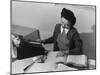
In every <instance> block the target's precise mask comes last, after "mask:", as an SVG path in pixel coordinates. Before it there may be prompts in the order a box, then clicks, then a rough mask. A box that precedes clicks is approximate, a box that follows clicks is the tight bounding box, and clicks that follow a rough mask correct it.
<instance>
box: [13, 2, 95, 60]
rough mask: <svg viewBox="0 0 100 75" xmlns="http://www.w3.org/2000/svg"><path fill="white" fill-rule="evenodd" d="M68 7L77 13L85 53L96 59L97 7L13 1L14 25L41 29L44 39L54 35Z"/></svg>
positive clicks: (77, 26)
mask: <svg viewBox="0 0 100 75" xmlns="http://www.w3.org/2000/svg"><path fill="white" fill-rule="evenodd" d="M63 7H65V8H68V9H70V10H72V11H73V12H74V13H75V16H76V18H77V22H76V25H75V27H76V28H77V29H78V31H79V33H80V36H81V38H82V40H83V43H84V45H83V49H84V53H85V54H87V55H89V58H93V59H95V7H94V6H79V5H68V4H66V5H64V4H46V3H32V2H18V1H13V2H12V25H20V26H25V27H30V28H37V29H39V30H40V35H41V38H42V39H45V38H47V37H49V36H51V35H52V33H53V30H54V26H55V24H57V23H59V22H60V12H61V10H62V8H63Z"/></svg>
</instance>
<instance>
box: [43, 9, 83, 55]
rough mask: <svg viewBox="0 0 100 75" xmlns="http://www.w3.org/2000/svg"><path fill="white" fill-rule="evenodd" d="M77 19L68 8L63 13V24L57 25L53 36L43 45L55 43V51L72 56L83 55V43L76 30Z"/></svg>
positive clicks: (44, 41)
mask: <svg viewBox="0 0 100 75" xmlns="http://www.w3.org/2000/svg"><path fill="white" fill-rule="evenodd" d="M75 22H76V17H75V15H74V13H73V12H72V11H70V10H68V9H66V8H63V9H62V12H61V24H57V25H56V26H55V29H54V33H53V36H52V37H50V38H48V39H45V40H42V43H44V44H49V43H54V51H61V52H62V53H68V54H71V55H79V54H82V41H81V39H80V37H79V33H78V31H77V29H76V28H74V25H75Z"/></svg>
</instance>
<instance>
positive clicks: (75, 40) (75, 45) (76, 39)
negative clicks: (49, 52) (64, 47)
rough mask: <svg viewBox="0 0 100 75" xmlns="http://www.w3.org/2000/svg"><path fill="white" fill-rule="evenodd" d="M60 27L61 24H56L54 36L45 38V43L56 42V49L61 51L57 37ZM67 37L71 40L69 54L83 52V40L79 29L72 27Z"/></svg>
mask: <svg viewBox="0 0 100 75" xmlns="http://www.w3.org/2000/svg"><path fill="white" fill-rule="evenodd" d="M60 27H61V24H57V25H56V26H55V29H54V32H53V36H52V37H50V38H48V39H45V42H44V44H49V43H54V51H59V48H58V46H57V37H58V34H59V33H60ZM67 38H68V40H69V44H68V47H69V54H72V55H78V54H82V53H83V52H82V40H81V39H80V36H79V33H78V32H77V30H76V29H75V28H74V27H72V28H71V29H70V30H69V31H68V33H67Z"/></svg>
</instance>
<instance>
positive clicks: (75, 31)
mask: <svg viewBox="0 0 100 75" xmlns="http://www.w3.org/2000/svg"><path fill="white" fill-rule="evenodd" d="M70 32H71V33H73V34H74V33H78V31H77V29H76V28H75V27H73V28H72V29H71V30H70Z"/></svg>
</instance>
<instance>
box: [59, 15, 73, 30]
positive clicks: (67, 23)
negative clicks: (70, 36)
mask: <svg viewBox="0 0 100 75" xmlns="http://www.w3.org/2000/svg"><path fill="white" fill-rule="evenodd" d="M61 24H62V26H63V27H64V28H67V29H70V27H71V25H70V22H69V21H68V20H67V19H65V18H63V17H61Z"/></svg>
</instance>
